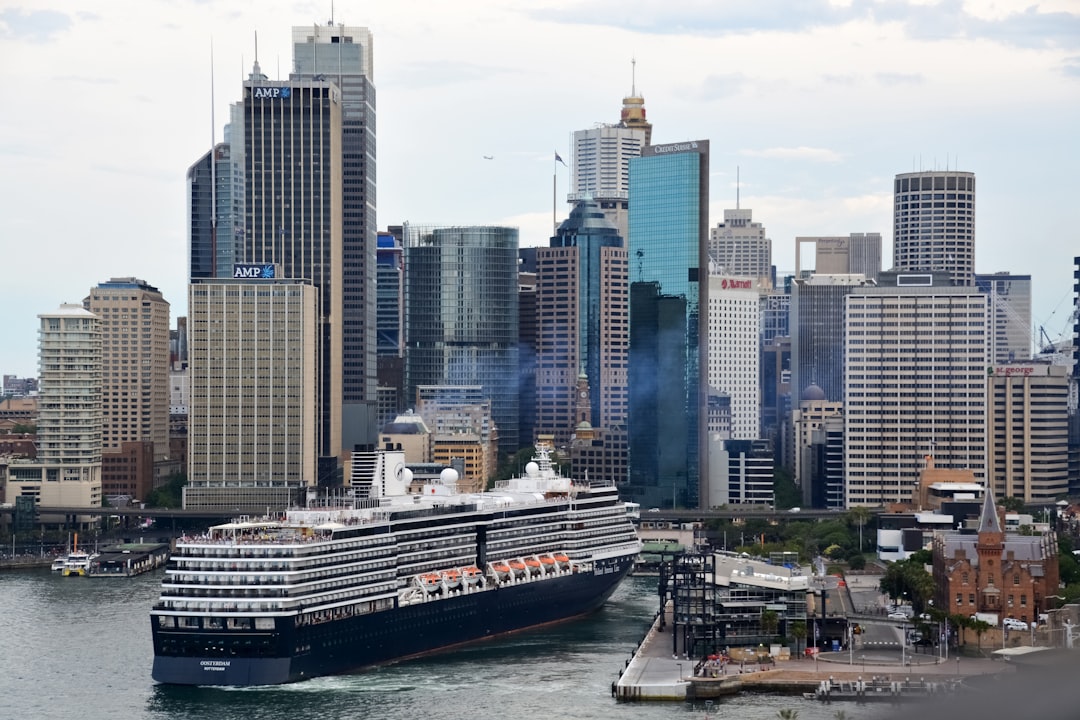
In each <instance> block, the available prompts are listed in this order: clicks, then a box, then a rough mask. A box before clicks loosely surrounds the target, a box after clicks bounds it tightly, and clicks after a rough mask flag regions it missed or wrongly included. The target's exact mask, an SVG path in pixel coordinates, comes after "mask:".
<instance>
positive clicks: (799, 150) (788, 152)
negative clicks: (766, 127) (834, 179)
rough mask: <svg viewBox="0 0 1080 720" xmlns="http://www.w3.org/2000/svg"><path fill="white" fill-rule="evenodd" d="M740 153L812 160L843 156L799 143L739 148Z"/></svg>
mask: <svg viewBox="0 0 1080 720" xmlns="http://www.w3.org/2000/svg"><path fill="white" fill-rule="evenodd" d="M739 154H740V155H746V156H748V157H760V158H776V159H779V160H812V161H814V162H840V161H841V160H842V159H843V156H842V155H840V153H837V152H834V151H832V150H829V149H828V148H812V147H805V146H803V145H800V146H799V147H772V148H765V149H764V150H741V151H739Z"/></svg>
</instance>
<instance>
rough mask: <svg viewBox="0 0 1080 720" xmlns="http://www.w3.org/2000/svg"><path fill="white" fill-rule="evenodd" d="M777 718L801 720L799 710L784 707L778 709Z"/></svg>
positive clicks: (781, 719) (778, 719)
mask: <svg viewBox="0 0 1080 720" xmlns="http://www.w3.org/2000/svg"><path fill="white" fill-rule="evenodd" d="M776 718H777V720H799V711H798V710H791V709H789V708H784V709H783V710H777V711H776Z"/></svg>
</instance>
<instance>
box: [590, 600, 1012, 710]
mask: <svg viewBox="0 0 1080 720" xmlns="http://www.w3.org/2000/svg"><path fill="white" fill-rule="evenodd" d="M670 627H671V604H670V603H669V604H668V606H667V607H666V608H665V610H664V616H663V617H662V616H661V614H660V613H657V616H656V618H655V620H654V621H653V624H652V626H651V627H650V628H649V630H648V632H647V633H646V635H645V638H644V639H643V640H642V642H641V644H640V645H638V647H637V648H636V649H635V650H634V652H633V653H632V655H631V657H630V658H629V659H627V660H626V663H625V666H624V667H623V669H622V670H621V671H619V678H618V680H616V681H615V682H613V683H612V684H611V694H612V696H613V697H615V698H617V699H619V700H626V701H679V702H694V701H698V700H707V699H715V698H720V697H724V696H726V695H734V694H738V693H740V692H754V693H762V694H775V695H801V696H803V697H807V698H810V697H813V698H816V699H819V700H822V701H825V702H828V701H830V700H856V701H860V702H862V701H872V700H886V699H887V700H889V701H892V702H897V701H903V700H909V699H910V700H914V699H917V698H926V697H933V696H939V695H941V694H949V693H953V692H955V691H956V690H958V689H959V688H960V687H961V686H962V685H963V682H964V680H965V679H966V678H968V677H971V676H976V675H988V674H994V673H1000V672H1002V671H1006V670H1008V669H1009V668H1007V666H1006V665H1005V664H1004V663H1001V662H996V661H993V660H991V659H989V658H963V660H962V661H959V662H953V661H949V662H948V663H941V662H937V661H936V659H935V658H930V657H927V656H921V657H920V658H919V660H920V661H921V662H917V663H915V664H912V663H911V662H910V660H909V661H908V663H907V664H906V665H901V664H900V663H899V662H889V661H888V659H887V657H886V656H884V654H883V655H882V656H880V657H874V658H873V660H872V661H871V662H869V663H867V662H865V661H860V662H858V663H854V664H852V663H851V661H850V655H849V653H847V652H835V653H830V652H823V653H820V654H819V655H818V656H817V657H816V658H806V657H799V658H793V659H789V660H777V659H772V658H770V659H769V660H767V661H764V658H763V657H759V656H758V655H759V654H758V651H756V650H755V649H753V648H747V649H742V648H732V649H731V653H730V656H731V659H732V662H729V663H726V664H718V663H715V662H710V661H708V659H704V660H703V659H700V658H698V659H694V658H687V657H685V656H684V655H681V654H677V653H673V649H674V645H673V639H672V636H671V632H670V631H667V630H665V628H670ZM747 653H748V654H747Z"/></svg>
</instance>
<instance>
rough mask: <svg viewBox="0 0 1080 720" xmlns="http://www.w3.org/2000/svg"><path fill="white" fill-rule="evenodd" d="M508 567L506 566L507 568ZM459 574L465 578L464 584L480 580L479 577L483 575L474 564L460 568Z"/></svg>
mask: <svg viewBox="0 0 1080 720" xmlns="http://www.w3.org/2000/svg"><path fill="white" fill-rule="evenodd" d="M509 569H510V568H507V570H509ZM461 576H462V577H463V578H465V584H466V585H475V584H476V583H478V582H480V578H482V577H484V573H482V572H480V568H478V567H476V566H475V565H470V566H469V567H467V568H462V569H461Z"/></svg>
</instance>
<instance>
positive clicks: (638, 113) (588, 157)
mask: <svg viewBox="0 0 1080 720" xmlns="http://www.w3.org/2000/svg"><path fill="white" fill-rule="evenodd" d="M651 138H652V125H651V124H650V123H649V122H648V121H647V120H646V119H645V99H644V98H642V97H641V96H639V95H637V94H636V91H632V92H631V94H630V96H629V97H625V98H623V108H622V113H621V118H620V120H619V122H618V123H617V124H597V125H595V126H593V127H591V128H589V129H587V130H577V131H575V132H574V151H573V156H572V158H571V171H570V173H571V179H570V184H571V188H572V190H571V192H570V193H569V195H568V196H567V201H568V202H570V203H577V202H580V201H582V200H591V201H594V202H596V204H597V205H598V206H599V207H600V210H601V211H602V212H603V213H604V216H605V217H606V218H607V219H608V221H609V222H611V224H612V225H614V226H615V227H616V228H618V232H619V236H620V237H622V238H623V239H624V240H625V239H626V237H627V233H628V232H629V229H628V215H627V208H628V207H629V202H630V160H631V159H632V158H636V157H640V156H641V149H642V148H643V147H645V146H646V145H648V144H649V142H650V140H651Z"/></svg>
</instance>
